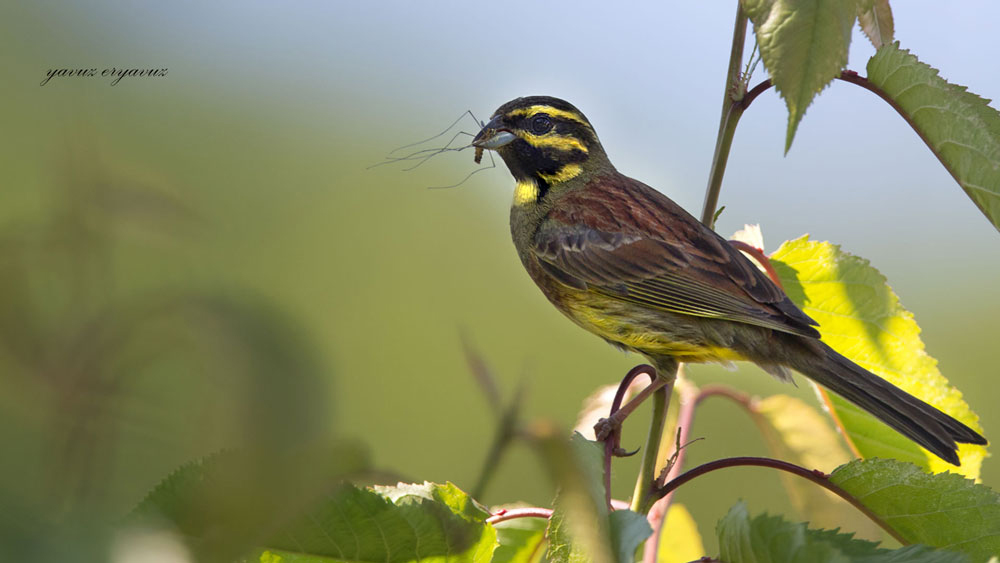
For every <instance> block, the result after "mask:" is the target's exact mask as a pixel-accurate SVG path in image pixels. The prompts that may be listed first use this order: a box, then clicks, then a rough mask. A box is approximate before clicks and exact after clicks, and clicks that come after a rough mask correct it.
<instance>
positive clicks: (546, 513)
mask: <svg viewBox="0 0 1000 563" xmlns="http://www.w3.org/2000/svg"><path fill="white" fill-rule="evenodd" d="M551 517H552V509H551V508H536V507H532V508H508V509H503V510H499V511H497V513H496V514H494V515H493V516H490V517H489V518H487V519H486V523H487V524H499V523H500V522H506V521H507V520H514V519H515V518H551Z"/></svg>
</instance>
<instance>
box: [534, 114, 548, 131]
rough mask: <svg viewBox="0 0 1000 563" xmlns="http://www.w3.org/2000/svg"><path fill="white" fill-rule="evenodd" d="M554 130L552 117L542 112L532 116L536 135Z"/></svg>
mask: <svg viewBox="0 0 1000 563" xmlns="http://www.w3.org/2000/svg"><path fill="white" fill-rule="evenodd" d="M551 130H552V118H550V117H549V116H547V115H545V114H544V113H540V114H538V115H536V116H535V117H532V118H531V132H532V133H534V134H536V135H544V134H545V133H548V132H549V131H551Z"/></svg>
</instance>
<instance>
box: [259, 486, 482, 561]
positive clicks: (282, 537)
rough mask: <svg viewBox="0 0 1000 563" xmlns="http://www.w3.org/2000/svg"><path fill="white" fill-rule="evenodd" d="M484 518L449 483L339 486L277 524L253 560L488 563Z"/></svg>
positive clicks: (471, 502) (480, 510)
mask: <svg viewBox="0 0 1000 563" xmlns="http://www.w3.org/2000/svg"><path fill="white" fill-rule="evenodd" d="M488 517H489V513H488V512H487V511H486V510H485V509H483V508H482V507H480V506H479V505H478V504H476V503H475V501H473V500H472V499H471V498H469V496H468V495H466V494H465V493H463V492H462V491H460V490H459V489H458V488H457V487H455V486H454V485H452V484H450V483H448V484H445V485H438V484H434V483H424V484H422V485H405V484H400V485H397V486H395V487H373V488H369V489H360V488H358V487H355V486H353V485H349V484H343V485H341V486H339V487H337V488H336V489H335V490H334V491H333V492H332V493H331V494H329V495H328V496H327V497H326V498H324V499H323V500H322V501H321V502H319V503H318V504H316V505H315V506H314V507H313V508H311V509H310V510H308V511H307V512H305V513H304V514H301V515H299V516H298V517H297V518H295V519H294V520H293V521H292V522H291V523H290V524H289V525H287V526H284V527H282V528H281V529H280V531H279V533H277V534H275V535H274V537H273V538H272V539H271V540H269V541H267V542H265V547H263V548H261V549H260V550H259V551H258V553H257V556H256V559H257V560H258V561H260V562H261V563H265V562H268V563H276V562H278V561H283V562H306V561H309V562H313V561H315V562H320V561H323V562H326V561H351V562H353V561H385V562H387V563H393V562H406V561H425V562H429V561H442V562H443V561H449V562H451V561H468V562H475V563H486V562H488V561H490V560H491V558H492V557H493V550H494V548H495V547H496V544H497V533H496V530H495V529H494V528H493V527H492V526H490V525H488V524H486V523H485V521H486V518H488Z"/></svg>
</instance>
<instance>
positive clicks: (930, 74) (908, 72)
mask: <svg viewBox="0 0 1000 563" xmlns="http://www.w3.org/2000/svg"><path fill="white" fill-rule="evenodd" d="M868 80H869V81H870V82H871V83H872V84H874V85H875V86H877V87H878V88H880V89H881V90H882V91H883V92H884V93H885V94H886V95H887V96H888V97H889V98H890V99H891V100H892V101H893V103H894V104H895V105H896V106H897V108H898V109H899V111H900V112H901V113H903V114H904V116H905V117H906V119H907V120H908V121H909V122H910V124H911V125H912V126H913V128H914V129H916V130H917V132H918V133H920V136H921V137H922V138H923V139H924V142H926V143H927V146H928V147H930V149H931V150H932V151H934V155H935V156H937V157H938V159H939V160H940V161H941V164H943V165H944V167H945V168H947V169H948V172H949V173H951V175H952V177H953V178H955V181H956V182H958V184H959V185H960V186H962V189H964V190H965V192H966V193H967V194H968V195H969V197H970V198H972V201H973V202H975V204H976V205H977V206H978V207H979V209H980V210H981V211H982V212H983V213H984V214H986V217H988V218H989V220H990V221H991V222H992V223H993V225H994V226H995V227H997V228H998V229H1000V113H997V110H995V109H993V108H992V107H990V106H989V105H987V104H989V100H985V99H983V98H980V97H979V96H977V95H975V94H973V93H971V92H968V91H967V90H966V88H965V87H964V86H957V85H955V84H949V83H948V82H947V81H945V80H944V79H943V78H941V77H940V76H938V71H937V70H936V69H934V68H931V67H930V66H929V65H926V64H924V63H922V62H920V61H919V60H917V57H915V56H914V55H911V54H910V52H909V51H906V50H904V49H900V48H899V44H898V43H893V44H891V45H887V46H885V47H883V48H881V49H879V50H878V52H876V53H875V56H873V57H872V58H871V60H869V61H868Z"/></svg>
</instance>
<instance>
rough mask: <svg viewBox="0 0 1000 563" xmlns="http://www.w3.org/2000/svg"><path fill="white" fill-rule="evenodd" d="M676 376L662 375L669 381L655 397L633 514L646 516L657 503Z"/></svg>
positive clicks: (661, 375) (636, 486)
mask: <svg viewBox="0 0 1000 563" xmlns="http://www.w3.org/2000/svg"><path fill="white" fill-rule="evenodd" d="M676 376H677V373H676V371H675V372H674V373H670V374H666V373H660V378H661V380H663V379H666V378H669V379H667V380H666V383H665V384H664V385H663V386H661V387H660V388H659V389H657V390H656V394H655V395H653V419H652V421H650V424H649V435H648V436H647V437H646V448H645V451H644V452H643V456H642V466H641V467H640V468H639V477H638V478H637V479H636V481H635V491H634V492H633V493H632V505H631V507H630V508H631V510H632V511H633V512H638V513H640V514H645V513H646V512H649V509H650V507H652V505H653V503H654V502H656V498H655V497H653V494H652V493H653V489H654V488H655V487H656V458H657V457H658V455H659V450H660V441H661V440H660V437H661V436H662V435H663V427H664V426H665V425H666V422H667V406H668V405H669V404H670V393H671V391H673V388H674V381H676V379H677V377H676Z"/></svg>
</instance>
